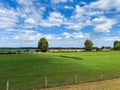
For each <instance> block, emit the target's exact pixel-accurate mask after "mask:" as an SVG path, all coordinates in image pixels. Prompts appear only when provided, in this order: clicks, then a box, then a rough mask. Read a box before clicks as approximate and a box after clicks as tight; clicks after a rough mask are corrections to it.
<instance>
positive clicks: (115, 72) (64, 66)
mask: <svg viewBox="0 0 120 90" xmlns="http://www.w3.org/2000/svg"><path fill="white" fill-rule="evenodd" d="M119 67H120V52H80V53H40V54H9V55H8V54H4V55H0V90H5V85H6V81H7V80H9V82H10V87H9V90H31V89H33V88H44V87H45V77H47V79H48V87H52V86H61V85H67V84H74V83H75V75H77V82H78V83H82V82H88V81H97V80H100V78H101V73H102V77H103V79H111V78H116V77H120V69H119Z"/></svg>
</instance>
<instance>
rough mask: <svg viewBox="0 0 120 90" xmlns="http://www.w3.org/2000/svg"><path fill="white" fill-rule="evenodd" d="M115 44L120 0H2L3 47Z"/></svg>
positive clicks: (119, 36) (119, 35) (0, 42)
mask: <svg viewBox="0 0 120 90" xmlns="http://www.w3.org/2000/svg"><path fill="white" fill-rule="evenodd" d="M42 37H46V38H47V40H48V42H49V46H50V47H83V46H84V41H85V40H86V39H90V40H92V41H93V43H94V46H95V47H96V46H97V47H102V46H113V42H114V41H115V40H120V0H0V47H37V44H38V41H39V39H40V38H42Z"/></svg>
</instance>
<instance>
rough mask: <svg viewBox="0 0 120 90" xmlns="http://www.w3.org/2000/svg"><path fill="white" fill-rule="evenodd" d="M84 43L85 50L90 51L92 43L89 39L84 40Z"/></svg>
mask: <svg viewBox="0 0 120 90" xmlns="http://www.w3.org/2000/svg"><path fill="white" fill-rule="evenodd" d="M84 45H85V49H86V51H92V49H93V43H92V41H91V40H86V41H85V43H84Z"/></svg>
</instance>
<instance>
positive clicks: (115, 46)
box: [114, 41, 120, 50]
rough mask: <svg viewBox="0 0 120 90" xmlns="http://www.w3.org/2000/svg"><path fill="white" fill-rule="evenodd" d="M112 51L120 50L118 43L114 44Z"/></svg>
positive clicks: (119, 42) (119, 43)
mask: <svg viewBox="0 0 120 90" xmlns="http://www.w3.org/2000/svg"><path fill="white" fill-rule="evenodd" d="M114 50H120V41H115V42H114Z"/></svg>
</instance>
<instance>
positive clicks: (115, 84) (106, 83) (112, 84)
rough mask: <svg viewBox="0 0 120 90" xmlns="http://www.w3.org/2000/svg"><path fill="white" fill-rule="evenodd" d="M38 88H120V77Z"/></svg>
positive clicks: (48, 89) (100, 89)
mask: <svg viewBox="0 0 120 90" xmlns="http://www.w3.org/2000/svg"><path fill="white" fill-rule="evenodd" d="M38 90H120V78H117V79H111V80H103V81H97V82H90V83H83V84H77V85H68V86H63V87H55V88H47V89H38Z"/></svg>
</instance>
